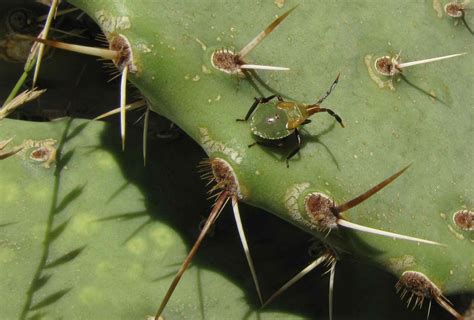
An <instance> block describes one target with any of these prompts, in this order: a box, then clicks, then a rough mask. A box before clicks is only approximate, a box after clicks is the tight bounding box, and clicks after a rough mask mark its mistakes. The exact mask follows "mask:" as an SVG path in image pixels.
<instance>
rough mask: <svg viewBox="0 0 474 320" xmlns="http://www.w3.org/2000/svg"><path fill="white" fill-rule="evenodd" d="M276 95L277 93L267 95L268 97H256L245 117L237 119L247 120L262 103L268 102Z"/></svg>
mask: <svg viewBox="0 0 474 320" xmlns="http://www.w3.org/2000/svg"><path fill="white" fill-rule="evenodd" d="M276 96H277V95H276V94H274V95H271V96H269V97H266V98H265V97H261V98H255V101H254V102H253V104H252V106H251V107H250V109H249V111H248V112H247V114H246V115H245V118H244V119H236V121H247V120H248V119H249V118H250V116H251V115H252V114H253V112H254V111H255V109H256V108H257V106H258V105H259V104H260V103H267V102H268V101H270V100H272V99H273V98H275V97H276ZM278 99H280V98H278Z"/></svg>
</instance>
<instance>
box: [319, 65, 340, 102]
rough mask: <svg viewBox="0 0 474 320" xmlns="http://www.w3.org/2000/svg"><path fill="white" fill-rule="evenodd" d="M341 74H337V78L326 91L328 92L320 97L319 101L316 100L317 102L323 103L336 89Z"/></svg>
mask: <svg viewBox="0 0 474 320" xmlns="http://www.w3.org/2000/svg"><path fill="white" fill-rule="evenodd" d="M340 76H341V73H340V72H339V73H338V74H337V77H336V80H334V81H333V83H332V84H331V87H330V88H329V90H328V91H326V93H325V94H324V95H323V96H322V97H321V98H319V100H318V101H316V103H315V104H318V105H319V104H321V103H322V102H323V101H324V100H326V98H327V97H328V96H329V95H330V94H331V92H332V90H334V88H335V87H336V85H337V83H338V82H339V77H340Z"/></svg>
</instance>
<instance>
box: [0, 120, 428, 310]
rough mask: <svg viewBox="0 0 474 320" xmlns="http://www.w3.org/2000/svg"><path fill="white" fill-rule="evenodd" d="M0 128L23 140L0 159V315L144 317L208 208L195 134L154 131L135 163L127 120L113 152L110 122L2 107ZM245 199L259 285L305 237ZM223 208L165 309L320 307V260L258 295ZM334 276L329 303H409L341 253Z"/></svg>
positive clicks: (288, 270)
mask: <svg viewBox="0 0 474 320" xmlns="http://www.w3.org/2000/svg"><path fill="white" fill-rule="evenodd" d="M0 129H1V133H2V134H1V136H0V139H2V140H3V139H4V137H8V136H14V139H13V140H12V141H11V144H12V146H20V145H23V146H24V149H23V150H22V151H21V152H20V153H18V154H16V155H15V156H13V157H11V158H9V159H5V160H2V161H1V162H0V168H1V170H0V178H1V181H3V183H2V184H1V194H2V203H1V207H0V208H1V212H2V215H1V220H0V231H1V235H0V264H1V266H2V267H1V269H2V272H1V273H0V284H1V288H2V289H1V290H0V309H1V317H2V319H58V318H70V319H131V318H134V319H135V318H138V319H144V318H145V317H146V315H149V314H152V313H153V312H155V311H156V307H157V303H158V302H159V297H161V296H162V295H163V294H164V292H165V290H166V288H167V286H168V283H169V281H170V280H171V278H172V276H173V275H174V273H175V271H176V268H177V267H178V265H179V264H180V263H181V260H182V259H183V258H184V256H185V255H186V252H187V250H188V246H189V245H190V244H191V243H192V242H193V241H194V238H195V237H196V235H197V233H198V226H199V223H200V221H201V219H203V218H204V217H205V216H206V214H207V211H208V206H209V205H208V203H207V201H205V198H206V197H205V192H204V189H203V184H204V183H203V181H201V180H200V178H199V175H198V174H197V172H196V168H195V163H196V162H197V161H199V160H200V159H201V158H202V157H203V153H202V151H200V150H199V147H198V146H197V145H196V144H194V143H192V142H191V141H190V139H180V140H177V141H174V142H173V143H158V144H157V146H159V148H156V149H155V150H154V151H151V152H150V154H149V160H150V161H153V163H155V164H154V165H153V167H150V168H143V167H142V166H141V160H142V159H141V155H140V145H139V144H140V140H141V137H140V135H137V134H134V130H131V131H130V132H129V136H128V141H129V142H130V144H134V145H135V146H136V147H131V146H129V148H128V152H126V153H122V151H121V148H120V143H119V139H118V135H117V132H118V130H117V127H113V126H110V125H104V124H101V123H97V122H87V121H84V120H72V121H71V120H67V119H65V120H61V121H55V122H51V123H32V122H23V121H16V120H9V119H5V120H3V121H2V122H1V123H0ZM41 146H50V147H51V148H55V149H56V150H57V151H58V153H57V156H56V158H55V162H54V163H51V164H50V165H49V168H47V167H45V166H44V164H45V163H44V161H35V160H33V159H31V156H32V154H33V153H34V152H35V151H37V149H38V148H41ZM183 153H186V154H187V157H186V158H185V159H183V157H181V155H182V154H183ZM137 163H138V164H139V165H138V166H137ZM156 181H160V184H156ZM182 181H186V183H185V184H184V183H182ZM25 195H26V196H25ZM184 195H187V196H186V198H185V199H182V198H183V197H184ZM184 200H185V201H184ZM244 210H245V213H246V214H245V216H246V217H245V221H246V222H251V223H252V225H249V228H248V231H249V234H250V235H251V239H252V240H251V241H250V244H251V246H252V248H253V249H254V253H255V254H256V257H255V262H256V264H257V266H260V267H261V268H262V269H264V270H266V271H265V272H264V273H260V274H265V275H266V277H264V278H263V279H262V285H263V286H265V290H264V292H265V293H268V292H270V290H275V289H276V288H277V287H278V286H279V285H280V284H281V283H283V282H284V281H286V280H287V278H288V277H289V276H290V275H291V274H293V273H295V272H297V271H299V269H300V268H301V267H302V266H304V265H305V264H306V263H308V261H309V259H310V256H308V254H307V247H308V246H309V245H310V242H309V241H308V239H309V237H308V236H307V235H306V234H305V233H302V232H300V231H299V230H298V229H296V228H293V227H291V226H289V225H288V224H286V223H285V222H284V221H281V220H279V219H277V218H273V217H272V216H269V215H267V214H264V212H261V211H260V210H256V209H255V208H252V207H249V206H245V207H244ZM224 213H225V214H224V216H223V217H222V220H221V221H220V223H219V225H218V226H217V227H216V229H215V230H214V231H213V235H211V236H210V238H209V239H208V240H207V241H206V243H205V244H204V245H203V248H202V250H201V251H200V254H199V255H198V256H197V257H196V259H195V260H194V262H193V265H192V267H191V268H190V269H189V270H188V272H187V274H186V276H185V278H184V281H183V282H182V283H181V284H180V287H179V288H178V289H177V290H176V293H175V296H174V297H173V300H172V303H171V304H170V306H169V309H167V310H166V311H167V317H168V318H173V319H188V318H191V319H194V318H198V319H220V318H222V315H223V314H225V315H226V316H228V317H230V318H233V319H234V318H235V319H240V318H248V319H257V318H258V319H308V318H312V319H326V318H327V293H326V292H327V277H326V278H323V279H322V278H321V275H320V272H314V273H312V274H311V275H309V276H308V277H307V278H306V281H304V282H301V283H300V284H299V285H298V286H296V287H295V288H293V289H292V290H291V291H289V292H288V296H286V297H282V298H281V299H280V300H279V301H276V302H275V303H274V304H272V305H271V306H269V307H268V308H266V309H265V310H260V309H259V306H258V304H257V297H256V295H255V292H254V288H253V285H252V283H251V280H250V278H249V276H248V274H247V272H248V271H247V268H248V267H247V265H246V262H245V259H244V257H243V254H242V252H241V248H240V243H239V240H238V237H237V234H236V232H235V226H234V222H233V221H232V219H231V218H230V217H231V215H230V210H225V211H224ZM262 229H263V231H262ZM275 233H277V234H279V235H280V236H281V237H283V238H281V239H280V238H278V239H275V238H274V234H275ZM322 270H324V269H322ZM267 276H268V277H267ZM336 281H337V282H336V302H335V307H336V308H337V310H338V315H340V316H347V317H350V318H353V319H376V318H378V317H383V318H385V319H399V318H406V317H410V316H413V315H412V314H411V313H410V311H409V310H407V309H406V308H405V307H404V305H403V304H401V303H400V302H399V300H398V299H397V298H396V294H395V292H394V290H393V289H392V287H391V286H392V284H393V281H394V279H393V277H391V276H389V275H388V274H384V273H383V272H381V271H379V270H378V269H375V268H373V267H370V266H367V265H365V264H363V263H362V264H361V263H357V262H351V263H349V264H345V263H344V261H343V262H341V263H340V265H339V267H338V273H337V280H336ZM343 283H350V285H351V288H352V290H344V289H343V288H344V286H343V285H342V284H343ZM381 288H383V289H381ZM375 290H377V291H378V294H377V295H373V294H372V293H373V292H374V291H375ZM224 293H225V294H224ZM315 301H316V302H315ZM360 304H364V305H373V306H372V307H371V308H369V309H365V308H364V309H361V308H360ZM414 316H417V314H415V315H414ZM418 316H419V319H424V314H423V313H419V314H418ZM413 318H414V319H416V318H417V317H413ZM434 319H437V318H436V317H435V318H434Z"/></svg>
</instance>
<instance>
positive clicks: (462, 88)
mask: <svg viewBox="0 0 474 320" xmlns="http://www.w3.org/2000/svg"><path fill="white" fill-rule="evenodd" d="M71 3H72V4H74V5H77V6H78V7H79V8H81V9H82V10H84V11H85V12H86V13H88V14H89V15H90V16H91V17H92V18H94V19H95V20H96V22H97V23H98V24H99V25H100V26H101V27H102V29H103V31H104V33H105V34H106V36H107V37H108V39H113V38H114V37H116V36H117V35H120V36H123V37H125V38H126V39H127V41H128V42H129V43H130V44H131V47H132V51H133V64H134V66H136V70H135V71H136V72H135V73H131V74H129V77H128V79H129V81H130V82H132V83H133V84H134V85H135V86H136V87H137V88H138V89H139V90H140V92H141V94H143V96H144V97H145V99H146V100H147V101H148V103H149V106H150V107H151V110H152V111H154V112H156V113H159V114H160V115H163V116H165V117H167V118H168V119H170V120H171V121H173V122H174V123H176V124H177V125H178V126H179V127H180V128H182V129H183V130H184V131H185V132H186V133H187V134H188V135H189V136H191V137H192V139H194V140H195V141H196V142H197V143H198V144H199V145H200V146H201V147H202V149H204V151H205V152H206V154H207V156H208V157H209V158H222V159H224V160H225V161H227V162H228V163H229V164H230V165H231V166H232V168H233V169H234V171H235V173H236V175H237V178H238V181H239V187H240V193H241V199H240V200H241V201H243V202H245V203H248V204H250V205H252V206H256V207H258V208H262V209H265V210H266V211H268V212H270V213H273V214H275V215H277V216H279V217H280V218H282V219H284V220H286V221H288V222H289V223H292V224H294V225H296V226H297V227H299V228H300V229H302V232H303V231H304V232H307V233H308V234H310V235H312V236H315V237H316V238H318V239H320V240H322V241H323V242H325V243H327V244H329V245H331V246H332V247H334V248H335V249H336V251H337V250H339V251H340V252H344V254H343V255H342V259H344V258H345V257H347V256H350V257H351V258H353V259H357V260H359V261H363V262H370V263H372V264H375V265H378V266H379V267H381V268H383V269H384V270H386V271H387V272H389V273H391V274H393V275H394V276H396V277H397V278H400V277H401V276H402V275H403V274H404V273H405V272H418V273H421V274H423V275H424V276H425V277H426V278H428V279H429V280H430V281H432V282H433V283H434V284H435V286H436V288H439V290H440V291H441V292H442V294H443V295H445V296H447V295H451V294H459V293H472V292H473V290H474V269H473V266H474V255H473V254H472V252H473V246H474V243H473V240H472V239H473V235H472V229H471V230H470V229H469V228H467V229H466V228H461V227H459V226H458V225H457V224H456V220H453V215H454V214H455V213H456V212H459V211H467V212H472V210H473V206H474V202H473V201H474V200H473V199H474V186H473V184H472V174H473V173H474V170H473V168H472V165H471V163H472V155H473V153H474V151H473V146H472V144H470V143H468V141H469V139H470V137H472V136H473V133H474V127H473V126H472V112H473V110H472V108H471V107H470V106H469V103H470V101H473V99H474V92H473V90H471V87H472V82H471V79H472V78H473V76H474V61H473V59H474V58H473V56H472V54H467V55H465V56H462V57H457V58H454V59H449V60H445V61H438V62H434V63H431V64H426V65H420V66H413V67H410V68H407V69H406V70H403V77H404V78H406V79H408V80H409V82H406V81H403V78H402V77H399V76H394V77H387V76H384V75H381V74H378V73H377V70H375V68H374V63H375V60H376V59H377V58H378V57H382V56H394V55H396V54H398V53H399V52H400V51H401V52H402V53H401V56H402V57H403V59H402V60H403V62H408V61H415V60H421V59H424V58H431V57H437V56H443V55H448V54H454V53H462V52H468V53H469V52H470V51H472V48H473V46H472V43H473V40H474V39H473V37H472V35H471V34H470V33H469V32H467V30H466V29H465V28H463V26H462V25H459V24H458V25H456V24H454V23H453V20H452V19H450V18H449V19H448V17H447V16H446V15H445V13H444V12H443V11H442V10H443V6H442V5H440V4H439V5H437V2H436V1H433V2H423V3H408V2H406V3H396V2H387V3H386V2H384V3H374V2H373V1H360V2H358V3H357V5H356V4H351V3H349V2H341V3H320V2H319V3H318V2H303V3H299V5H298V7H297V8H296V10H294V11H293V12H292V13H291V15H290V16H288V17H287V18H286V19H285V21H284V22H283V23H282V24H281V25H280V26H278V28H276V30H274V31H273V32H272V33H271V34H270V35H269V36H268V37H266V38H265V39H264V40H263V41H262V43H261V44H259V46H258V47H256V48H255V49H254V50H253V51H252V52H251V53H249V54H248V55H247V56H246V63H254V64H259V65H275V66H285V67H289V68H290V69H291V70H289V71H285V72H280V71H258V74H259V75H260V77H262V78H263V80H264V81H265V83H266V84H267V86H268V87H270V88H271V89H272V91H273V92H271V91H269V90H268V89H266V88H264V87H263V86H262V85H261V84H259V82H258V81H256V80H255V79H254V78H252V79H253V80H249V79H248V77H246V76H245V75H244V76H242V75H241V76H237V75H233V76H232V75H229V74H227V73H225V72H222V71H220V70H217V69H216V68H214V67H213V65H212V63H211V56H212V53H213V52H214V51H215V50H220V49H222V48H228V49H233V50H236V51H238V50H239V49H241V48H242V47H244V46H245V45H246V44H247V43H248V42H249V41H250V40H251V39H253V37H254V36H255V35H256V34H258V32H260V31H261V30H262V29H263V28H264V27H265V26H267V25H268V23H270V22H271V21H272V19H274V17H275V16H276V15H281V14H283V13H284V12H285V11H286V10H288V9H290V8H292V7H293V6H294V5H296V4H298V3H297V2H294V1H291V2H290V1H284V2H281V3H280V2H278V4H283V5H282V7H280V5H277V4H276V3H274V2H273V1H269V2H267V3H257V2H255V1H250V0H249V1H239V2H238V3H236V2H233V1H219V2H218V3H214V2H209V3H206V4H204V3H203V2H190V1H177V2H173V3H168V2H163V3H157V2H136V1H126V2H123V1H113V0H101V1H85V0H73V1H71ZM466 18H469V16H468V12H467V11H466ZM428 35H429V36H428ZM338 72H340V74H341V76H340V80H339V83H338V86H337V88H336V89H335V90H334V92H332V93H331V95H330V96H329V97H328V98H327V100H326V101H325V106H327V107H328V108H332V109H334V110H336V109H337V113H338V114H339V115H340V117H341V118H342V119H343V120H344V125H345V128H344V129H342V128H340V127H339V125H338V124H337V122H336V121H335V120H334V119H333V118H331V117H328V116H324V115H315V116H313V117H312V123H310V124H307V125H305V126H304V129H303V130H302V137H303V144H302V148H301V150H300V152H299V155H297V156H295V157H293V158H291V159H290V160H289V168H287V167H286V165H285V158H286V156H287V154H288V152H289V151H291V150H292V148H293V147H292V146H291V145H290V146H288V147H287V148H273V149H272V148H267V147H263V146H254V147H252V148H248V145H250V144H252V143H254V141H255V139H254V137H253V135H252V133H251V130H250V128H249V125H248V124H247V123H242V122H236V121H235V120H236V119H239V118H242V117H243V115H245V113H246V112H247V111H248V109H249V107H250V106H251V105H252V103H253V101H254V98H255V97H257V98H258V97H262V96H269V95H271V94H274V93H275V92H276V93H277V94H281V95H282V96H283V97H285V100H289V101H296V102H298V103H307V104H311V103H314V102H315V101H317V100H318V98H319V96H318V95H321V94H323V93H324V92H325V90H326V89H327V86H328V84H329V83H331V81H332V80H333V79H334V76H335V75H336V74H337V73H338ZM252 81H253V82H254V83H255V84H256V86H258V87H259V88H260V92H258V91H257V90H255V87H254V86H253V85H252V84H251V82H252ZM410 84H414V85H416V87H414V86H412V85H410ZM420 89H421V90H420ZM433 97H436V99H434V98H433ZM130 99H131V98H130ZM2 139H3V138H2ZM127 144H128V143H127ZM149 148H155V146H151V145H150V146H149ZM156 148H157V147H156ZM183 156H185V155H183ZM408 164H411V167H410V168H409V169H408V170H407V171H406V172H405V173H403V175H401V176H400V177H399V178H398V179H397V180H396V181H394V182H392V183H390V184H389V185H387V186H386V187H385V188H384V189H383V190H381V191H380V192H378V193H377V194H375V195H374V196H372V197H370V198H369V199H367V200H366V201H364V202H363V203H361V204H360V205H358V206H357V207H354V208H352V209H350V210H348V211H347V212H344V213H342V217H343V218H344V219H346V220H348V221H351V222H354V223H357V224H360V225H364V226H368V227H372V228H377V229H381V230H386V231H390V232H395V233H399V234H402V235H409V236H413V237H417V238H422V239H426V240H431V241H436V242H438V243H441V244H444V245H445V246H432V245H427V244H421V243H416V242H409V241H402V240H394V239H391V238H386V237H385V238H384V237H380V236H377V235H369V234H366V233H362V232H358V231H349V230H348V229H342V228H340V229H338V230H333V231H332V232H331V233H330V234H329V235H328V236H327V233H326V232H322V231H321V230H319V229H318V228H316V227H314V226H313V225H312V224H311V222H309V220H308V219H307V213H306V211H305V206H306V203H305V199H307V195H309V194H311V193H321V194H324V195H327V196H328V197H329V198H330V199H331V200H332V201H334V202H335V204H342V203H344V202H345V201H348V200H350V199H352V198H354V197H356V196H358V195H359V194H361V193H363V192H365V191H367V190H368V189H369V188H371V187H373V186H374V185H376V184H377V183H379V182H380V181H382V180H383V179H385V178H387V177H388V176H390V175H392V174H393V173H395V172H396V171H397V170H399V169H400V168H402V167H404V166H406V165H408ZM148 165H150V166H152V165H153V163H150V162H149V163H148ZM156 183H157V184H159V183H160V181H156ZM184 214H187V213H184V212H183V215H184ZM275 237H278V235H277V234H276V235H275ZM157 250H158V249H157ZM284 258H285V257H282V259H284ZM176 260H179V259H176ZM257 271H258V266H257ZM262 274H263V276H264V273H262ZM395 283H396V281H394V283H393V285H394V286H395ZM161 286H166V285H165V284H161ZM393 290H394V291H395V288H394V289H393ZM153 299H156V300H157V303H158V302H159V299H160V296H159V295H157V296H154V297H153ZM176 303H177V304H178V303H179V302H176ZM171 308H173V306H171ZM174 308H176V305H174ZM335 310H336V312H337V308H336V309H335ZM152 312H153V310H151V311H150V313H152ZM165 315H166V312H165Z"/></svg>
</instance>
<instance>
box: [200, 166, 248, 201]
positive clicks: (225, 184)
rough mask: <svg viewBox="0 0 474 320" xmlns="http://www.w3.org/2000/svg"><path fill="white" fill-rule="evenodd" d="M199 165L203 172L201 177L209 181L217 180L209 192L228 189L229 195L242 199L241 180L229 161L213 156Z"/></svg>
mask: <svg viewBox="0 0 474 320" xmlns="http://www.w3.org/2000/svg"><path fill="white" fill-rule="evenodd" d="M199 166H200V172H202V175H201V177H202V178H203V179H206V180H209V183H213V182H215V185H214V186H213V187H212V188H211V190H210V191H209V193H214V192H215V191H220V192H222V191H227V192H228V193H229V195H233V196H237V197H238V198H239V199H242V195H241V192H240V187H239V181H238V180H237V176H236V175H235V172H234V169H232V167H231V166H230V164H229V163H228V162H227V161H225V160H223V159H220V158H212V159H207V160H203V161H201V163H200V165H199Z"/></svg>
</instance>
